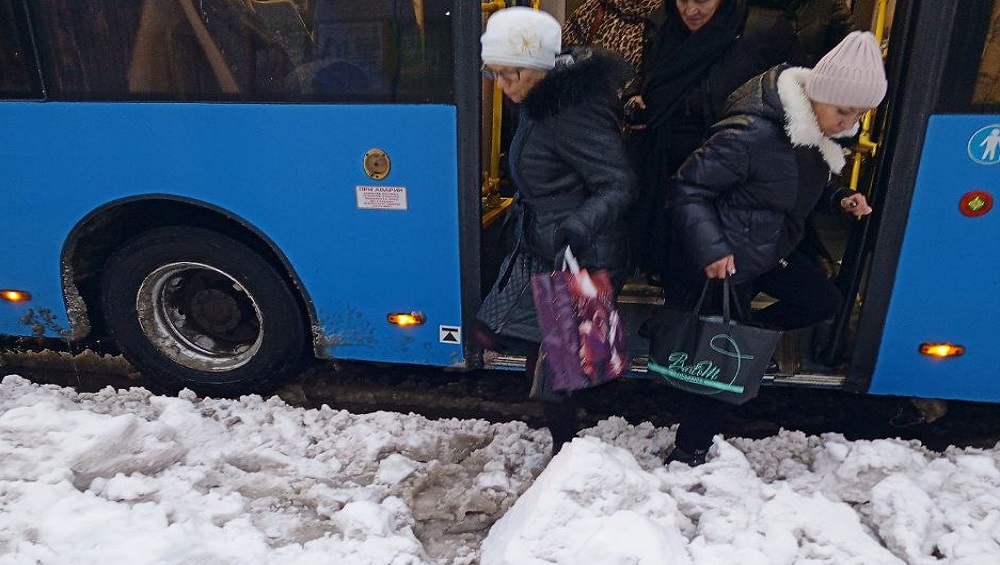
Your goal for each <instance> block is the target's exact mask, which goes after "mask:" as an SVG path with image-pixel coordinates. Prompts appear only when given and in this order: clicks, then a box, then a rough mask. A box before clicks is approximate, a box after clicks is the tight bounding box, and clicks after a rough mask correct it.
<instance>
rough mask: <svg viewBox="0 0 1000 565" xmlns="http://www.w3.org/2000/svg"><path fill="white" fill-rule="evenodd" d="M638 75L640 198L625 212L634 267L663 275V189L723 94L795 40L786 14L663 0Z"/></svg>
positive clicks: (730, 2) (723, 3)
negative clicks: (661, 211) (628, 215)
mask: <svg viewBox="0 0 1000 565" xmlns="http://www.w3.org/2000/svg"><path fill="white" fill-rule="evenodd" d="M646 30H647V31H646V36H645V40H644V41H645V46H644V48H643V64H642V71H641V76H640V77H639V79H638V80H637V81H635V83H634V86H633V87H630V91H634V92H630V93H629V94H631V95H630V96H628V101H627V103H626V108H625V110H626V116H627V117H628V120H629V123H630V127H631V141H630V147H629V150H630V154H631V156H632V158H633V159H634V164H635V167H636V171H637V173H638V176H639V185H640V197H639V200H638V201H637V203H636V205H635V206H634V207H633V209H632V211H631V212H630V217H629V223H630V242H629V243H630V248H631V249H630V251H631V254H632V261H633V265H634V267H636V268H637V269H638V271H640V272H641V273H644V274H646V275H647V276H650V278H652V279H654V280H655V279H656V278H659V277H661V276H664V275H663V270H664V267H665V263H664V257H665V252H666V248H667V241H668V235H669V233H668V230H667V229H666V227H665V226H666V223H665V222H664V221H663V218H662V214H660V210H662V208H663V189H664V186H665V185H666V181H667V179H669V178H670V176H671V175H672V174H673V173H674V172H675V171H676V170H677V167H678V166H679V165H680V164H681V163H682V162H683V161H684V159H686V158H687V156H688V155H690V154H691V153H692V152H693V151H694V150H695V149H697V148H698V146H699V145H701V143H702V142H703V141H704V139H705V134H706V132H707V131H708V128H709V127H710V126H711V125H712V123H714V122H715V120H716V118H718V116H719V113H720V112H721V110H722V108H723V106H724V105H725V101H726V98H727V97H728V96H729V94H730V93H731V92H732V91H733V90H735V89H736V88H737V87H739V86H740V85H741V84H743V83H744V82H745V81H746V80H747V79H749V78H751V77H753V76H755V75H757V74H759V73H761V72H763V71H765V70H767V69H769V68H771V67H772V66H774V65H776V64H778V63H781V62H783V61H784V60H785V56H786V54H787V53H789V52H790V51H791V49H792V47H793V45H794V31H793V29H792V24H791V22H790V21H789V20H788V18H787V17H786V16H785V15H784V14H783V13H780V12H777V11H774V10H750V9H748V7H747V4H746V0H667V1H666V2H665V3H664V5H663V6H662V7H661V8H660V9H659V10H657V11H655V12H653V14H652V15H651V16H650V18H649V22H648V23H647V26H646Z"/></svg>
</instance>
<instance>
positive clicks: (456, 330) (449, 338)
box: [438, 326, 462, 345]
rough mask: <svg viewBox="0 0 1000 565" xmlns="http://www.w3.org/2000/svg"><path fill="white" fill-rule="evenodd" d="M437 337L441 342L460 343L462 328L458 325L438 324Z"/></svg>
mask: <svg viewBox="0 0 1000 565" xmlns="http://www.w3.org/2000/svg"><path fill="white" fill-rule="evenodd" d="M438 339H440V340H441V343H454V344H456V345H458V344H459V343H462V328H460V327H459V326H438Z"/></svg>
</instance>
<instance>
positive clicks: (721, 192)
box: [667, 129, 750, 267]
mask: <svg viewBox="0 0 1000 565" xmlns="http://www.w3.org/2000/svg"><path fill="white" fill-rule="evenodd" d="M749 175H750V148H749V146H748V145H747V143H746V142H745V140H744V139H742V137H741V136H740V135H739V133H738V131H736V130H733V129H725V130H722V131H719V132H717V133H715V134H714V135H713V136H712V137H710V138H709V139H708V141H706V142H705V144H704V145H702V147H701V148H700V149H698V150H697V151H695V152H694V154H692V155H691V156H690V157H688V159H687V160H686V161H685V162H684V164H682V165H681V167H680V169H678V171H677V173H676V174H675V175H674V176H673V178H671V179H670V181H669V183H668V186H667V211H668V213H669V215H670V219H671V222H672V225H673V226H674V230H675V233H677V234H678V235H679V237H680V238H681V241H682V243H683V244H684V246H685V247H686V248H687V250H688V253H690V255H691V257H693V258H694V259H695V261H696V262H697V263H698V265H699V266H701V267H704V266H707V265H709V264H711V263H713V262H715V261H717V260H718V259H721V258H723V257H725V256H726V255H729V254H732V253H735V251H734V250H733V249H732V248H731V245H730V244H729V241H728V240H727V239H726V235H725V230H724V227H723V225H722V221H721V219H720V216H719V211H718V207H717V205H716V203H717V201H719V200H720V199H725V198H726V196H727V194H728V193H729V192H730V191H732V190H733V189H734V188H736V187H738V186H739V185H741V184H742V183H744V182H746V180H747V178H748V177H749Z"/></svg>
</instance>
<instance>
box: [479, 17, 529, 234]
mask: <svg viewBox="0 0 1000 565" xmlns="http://www.w3.org/2000/svg"><path fill="white" fill-rule="evenodd" d="M539 2H540V0H532V2H531V7H532V8H533V9H535V10H537V9H538V7H539ZM482 7H483V12H484V13H492V12H495V11H497V10H501V9H503V8H506V7H507V3H506V1H505V0H493V1H492V2H483V3H482ZM492 102H493V104H492V115H491V118H492V123H491V124H490V162H489V168H488V169H487V170H486V173H485V175H484V177H485V178H484V179H483V186H482V189H481V197H482V207H483V218H482V224H483V227H486V226H488V225H490V224H491V223H493V222H494V221H495V220H496V219H497V218H498V217H499V216H500V214H501V213H502V212H503V210H505V209H506V208H507V207H508V206H510V204H511V199H510V198H501V197H500V141H501V140H500V132H501V125H502V124H501V120H502V117H503V90H502V89H501V88H500V86H499V85H497V84H496V83H493V96H492Z"/></svg>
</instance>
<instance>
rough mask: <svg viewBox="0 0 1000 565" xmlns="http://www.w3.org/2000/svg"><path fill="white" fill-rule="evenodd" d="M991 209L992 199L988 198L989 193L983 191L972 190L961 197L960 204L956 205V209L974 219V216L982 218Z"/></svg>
mask: <svg viewBox="0 0 1000 565" xmlns="http://www.w3.org/2000/svg"><path fill="white" fill-rule="evenodd" d="M992 208H993V197H992V196H990V193H989V192H986V191H985V190H973V191H972V192H968V193H966V194H965V196H963V197H962V201H961V203H960V204H959V205H958V209H959V210H960V211H961V212H962V213H963V214H965V215H966V216H969V217H970V218H974V217H976V216H982V215H983V214H985V213H987V212H989V211H990V209H992Z"/></svg>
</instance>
